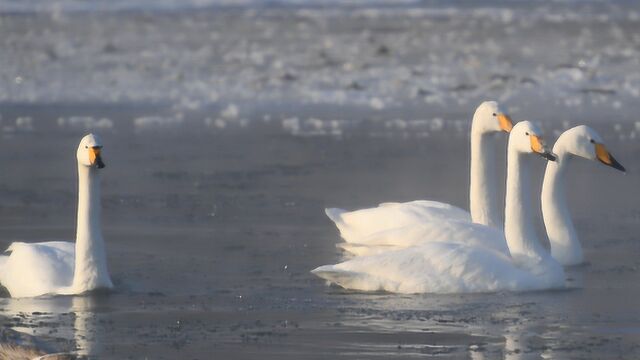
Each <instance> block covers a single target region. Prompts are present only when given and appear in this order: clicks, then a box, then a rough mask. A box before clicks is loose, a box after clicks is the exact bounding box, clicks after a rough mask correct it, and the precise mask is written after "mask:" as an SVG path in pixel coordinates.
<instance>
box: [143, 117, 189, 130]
mask: <svg viewBox="0 0 640 360" xmlns="http://www.w3.org/2000/svg"><path fill="white" fill-rule="evenodd" d="M183 121H184V120H183V118H182V117H162V116H143V117H139V118H136V119H134V120H133V126H134V128H135V129H136V130H138V131H140V130H157V129H162V128H175V127H176V126H178V125H180V124H182V123H183Z"/></svg>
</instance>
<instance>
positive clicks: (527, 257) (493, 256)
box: [312, 121, 565, 293]
mask: <svg viewBox="0 0 640 360" xmlns="http://www.w3.org/2000/svg"><path fill="white" fill-rule="evenodd" d="M529 153H538V154H540V155H543V156H545V157H546V158H548V159H551V160H553V155H552V154H551V153H550V152H548V151H547V150H546V148H545V147H544V143H543V142H542V140H541V138H540V131H539V129H538V128H537V127H536V126H534V125H533V124H531V123H530V122H528V121H523V122H520V123H518V124H516V125H515V126H514V127H513V130H512V131H511V135H510V136H509V144H508V153H507V159H508V161H507V192H506V208H505V214H506V217H505V234H506V239H507V245H508V247H509V251H510V253H511V255H508V254H505V253H504V252H502V251H499V250H495V249H492V248H490V247H487V246H484V245H483V244H469V243H464V242H455V241H450V242H430V243H427V244H424V245H421V246H416V247H409V248H406V249H401V250H396V251H388V252H384V253H381V254H378V255H372V256H362V257H356V258H354V259H351V260H348V261H345V262H343V263H340V264H337V265H325V266H320V267H318V268H316V269H314V270H312V272H313V273H314V274H316V275H317V276H319V277H321V278H324V279H326V280H328V281H329V282H333V283H336V284H338V285H340V286H342V287H344V288H348V289H355V290H364V291H376V290H385V291H390V292H397V293H425V292H428V293H463V292H493V291H501V290H511V291H524V290H541V289H550V288H560V287H562V286H564V281H565V276H564V270H563V269H562V266H561V265H560V264H559V263H558V262H556V261H555V260H554V259H553V258H552V257H551V256H550V255H549V253H548V252H547V251H546V250H545V249H544V248H543V247H542V245H541V244H540V242H539V240H538V238H537V235H536V232H535V229H534V226H533V222H532V220H533V213H532V211H533V209H532V205H531V201H530V200H531V199H530V195H531V194H530V187H529V181H530V178H531V175H530V173H529V164H528V161H529V159H528V158H526V156H527V154H529ZM484 231H487V232H488V234H483V232H484ZM492 234H493V235H494V236H497V237H498V241H499V240H500V236H501V235H500V234H499V232H496V231H495V229H494V228H492V227H490V226H480V225H477V228H476V229H474V231H472V232H471V233H470V236H478V237H486V236H491V235H492Z"/></svg>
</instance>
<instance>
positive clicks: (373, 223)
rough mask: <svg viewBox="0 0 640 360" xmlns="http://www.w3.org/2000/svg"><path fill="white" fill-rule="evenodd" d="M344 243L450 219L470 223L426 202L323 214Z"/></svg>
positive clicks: (442, 205) (450, 207)
mask: <svg viewBox="0 0 640 360" xmlns="http://www.w3.org/2000/svg"><path fill="white" fill-rule="evenodd" d="M325 212H326V214H327V216H328V217H329V219H331V220H332V221H333V222H334V223H335V224H336V226H337V227H338V230H340V236H342V238H343V239H344V240H345V241H346V242H362V239H363V238H365V237H367V236H369V235H371V234H374V233H377V232H379V231H383V230H389V229H393V228H397V227H403V226H406V225H410V224H416V223H421V222H429V221H437V220H442V219H452V220H460V221H469V222H470V221H471V216H470V215H469V213H468V212H467V211H464V210H462V209H460V208H458V207H456V206H453V205H449V204H445V203H441V202H437V201H428V200H416V201H411V202H406V203H383V204H381V205H380V206H378V207H374V208H367V209H360V210H355V211H347V210H343V209H337V208H329V209H326V210H325Z"/></svg>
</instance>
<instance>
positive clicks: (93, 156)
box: [89, 146, 104, 169]
mask: <svg viewBox="0 0 640 360" xmlns="http://www.w3.org/2000/svg"><path fill="white" fill-rule="evenodd" d="M101 149H102V147H101V146H94V147H92V148H90V149H89V162H90V163H91V165H96V166H97V167H98V169H102V168H104V163H103V162H102V156H100V152H101Z"/></svg>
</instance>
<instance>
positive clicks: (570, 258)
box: [541, 125, 625, 265]
mask: <svg viewBox="0 0 640 360" xmlns="http://www.w3.org/2000/svg"><path fill="white" fill-rule="evenodd" d="M553 152H554V153H555V154H556V155H557V157H558V161H557V162H549V163H548V164H547V169H546V170H545V173H544V181H543V183H542V196H541V204H542V216H543V218H544V226H545V228H546V229H547V236H548V237H549V244H550V245H551V256H553V258H554V259H556V260H557V261H558V262H560V263H561V264H562V265H577V264H580V263H582V262H583V261H584V255H583V253H582V246H581V245H580V240H578V236H577V234H576V230H575V227H574V226H573V221H571V214H570V213H569V208H568V206H567V197H566V195H565V191H564V185H565V176H566V175H565V174H566V169H567V167H568V164H569V163H570V161H571V159H572V158H573V157H574V156H580V157H583V158H586V159H589V160H598V161H600V162H602V163H603V164H605V165H608V166H611V167H613V168H615V169H618V170H620V171H623V172H624V171H625V169H624V167H623V166H622V165H620V163H619V162H618V161H617V160H616V159H615V158H614V157H613V156H612V155H611V154H610V153H609V151H608V150H607V148H606V147H605V146H604V144H603V141H602V138H601V137H600V135H599V134H598V133H597V132H596V131H595V130H593V129H591V128H590V127H588V126H585V125H581V126H576V127H574V128H571V129H569V130H567V131H565V132H564V133H562V135H560V137H559V138H558V140H557V141H556V143H555V145H554V146H553Z"/></svg>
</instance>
